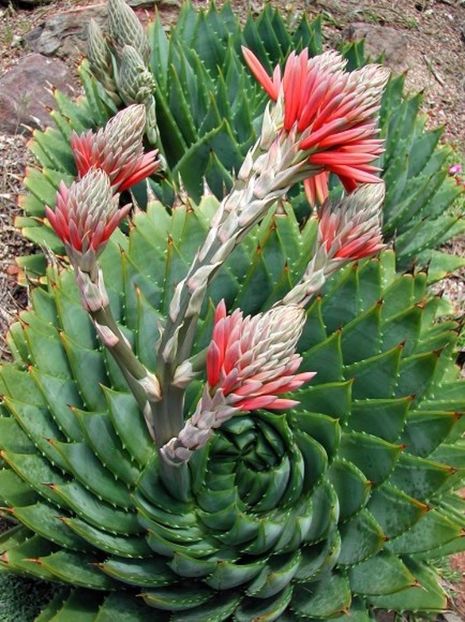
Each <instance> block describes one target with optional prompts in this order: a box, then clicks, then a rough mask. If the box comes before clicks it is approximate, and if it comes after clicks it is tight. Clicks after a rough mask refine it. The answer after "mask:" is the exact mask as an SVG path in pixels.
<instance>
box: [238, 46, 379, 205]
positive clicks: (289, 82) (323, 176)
mask: <svg viewBox="0 0 465 622" xmlns="http://www.w3.org/2000/svg"><path fill="white" fill-rule="evenodd" d="M242 49H243V54H244V57H245V60H246V62H247V64H248V65H249V67H250V69H251V71H252V73H253V75H254V76H255V78H256V79H257V80H258V82H259V83H260V84H261V85H262V87H263V88H264V89H265V91H266V92H267V93H268V95H269V96H270V98H271V99H272V100H273V101H277V100H278V99H280V98H281V99H282V102H283V109H284V119H283V130H282V131H284V132H286V133H290V132H291V131H293V130H296V131H297V133H298V136H299V137H300V138H299V147H300V149H302V150H304V151H307V152H308V162H309V164H311V165H313V166H315V168H316V169H317V177H318V179H315V180H314V181H307V182H306V184H305V189H306V194H307V197H308V199H309V201H310V202H311V203H319V204H321V203H322V202H324V200H325V199H326V197H327V193H328V181H329V173H334V174H335V175H337V176H338V177H339V178H340V180H341V182H342V183H343V185H344V187H345V189H346V190H348V191H352V190H353V189H354V188H356V186H357V185H358V184H362V183H376V182H378V181H379V177H378V175H377V173H378V171H379V169H378V168H377V167H376V166H374V165H373V164H372V163H373V162H374V161H375V160H376V159H377V158H378V157H379V155H380V154H381V153H382V151H383V141H382V140H381V139H378V138H376V136H377V133H378V130H377V125H376V115H377V113H378V110H379V107H380V101H381V95H382V91H383V88H384V86H385V84H386V82H387V79H388V76H389V71H388V70H387V69H385V68H383V67H381V66H379V65H367V66H366V67H364V68H362V69H359V70H357V71H352V72H347V71H345V64H346V61H345V60H344V59H343V58H342V57H341V56H340V55H339V54H338V53H336V52H326V53H324V54H321V55H320V56H315V57H313V58H310V59H309V58H308V52H307V50H304V51H303V52H301V53H300V54H298V55H297V54H296V53H295V52H291V54H290V55H289V57H288V59H287V62H286V65H285V68H284V73H283V78H282V79H281V73H280V71H279V68H276V69H275V72H274V74H273V77H272V78H271V77H270V76H269V75H268V74H267V72H266V70H265V69H264V67H263V66H262V65H261V64H260V61H259V60H258V59H257V57H256V56H255V55H254V54H253V53H252V52H251V51H250V50H248V49H247V48H242ZM318 169H320V171H321V172H320V173H318Z"/></svg>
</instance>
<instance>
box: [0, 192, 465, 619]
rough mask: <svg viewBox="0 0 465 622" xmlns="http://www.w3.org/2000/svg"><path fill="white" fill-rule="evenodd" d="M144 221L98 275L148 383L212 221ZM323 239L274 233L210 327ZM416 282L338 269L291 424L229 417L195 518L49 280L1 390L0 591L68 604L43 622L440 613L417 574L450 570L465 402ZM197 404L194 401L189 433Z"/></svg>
mask: <svg viewBox="0 0 465 622" xmlns="http://www.w3.org/2000/svg"><path fill="white" fill-rule="evenodd" d="M217 206H218V204H217V201H216V199H214V198H213V197H212V196H208V197H205V198H203V199H202V201H201V202H200V203H199V204H198V205H194V204H192V203H190V202H189V203H188V204H187V205H181V206H179V207H176V209H174V210H173V211H172V213H171V214H169V213H168V212H167V211H166V209H165V208H164V207H163V206H162V205H161V204H160V203H158V202H151V203H150V204H149V206H148V209H147V212H146V213H138V214H137V215H136V216H135V218H134V223H133V226H132V227H131V230H130V233H129V236H128V237H126V236H124V235H123V234H121V233H120V232H118V231H116V232H115V234H114V236H113V237H112V238H111V240H110V241H109V243H108V245H107V247H106V249H105V251H104V252H103V253H102V255H101V267H102V271H103V275H104V278H105V282H106V285H107V290H108V295H109V298H110V304H111V309H112V312H113V314H114V317H115V318H116V320H117V323H118V327H119V328H120V330H121V332H122V333H123V334H124V335H125V337H126V338H127V340H128V342H129V343H130V344H131V345H132V347H133V349H134V350H135V352H136V353H137V356H138V357H139V359H140V360H141V361H142V363H143V365H145V366H146V368H147V369H149V370H152V371H153V370H155V366H156V360H155V349H154V343H155V342H156V341H157V338H158V335H159V331H160V328H161V327H162V326H163V323H164V319H165V317H166V315H167V313H168V311H169V304H170V301H171V299H172V296H173V291H174V289H175V286H176V284H177V283H178V282H179V280H180V279H182V278H183V276H184V275H185V273H186V270H187V268H188V266H189V265H190V263H191V262H192V260H193V257H194V253H195V252H196V250H197V247H198V243H199V241H200V240H202V239H203V238H204V237H205V233H206V230H207V227H208V223H209V222H210V220H211V218H212V216H213V215H214V213H215V211H216V209H217ZM315 236H316V223H315V221H314V220H309V221H308V223H307V224H306V226H305V227H304V228H303V230H302V231H300V230H299V227H298V223H297V221H296V218H295V215H294V212H293V211H292V209H290V208H288V207H286V206H284V207H283V208H282V209H281V210H280V211H279V212H277V213H274V214H269V215H268V216H267V217H266V218H265V220H264V221H263V222H262V224H261V225H260V226H259V227H255V228H254V229H253V231H252V232H251V233H250V234H249V235H248V236H247V237H246V238H245V240H244V242H243V244H242V245H241V246H240V247H238V248H237V249H236V250H235V251H234V253H233V254H232V256H231V258H230V259H229V261H228V262H227V263H226V264H225V265H224V266H223V267H222V268H221V270H220V271H219V273H218V275H217V277H216V279H215V280H214V281H213V283H212V284H211V285H210V287H209V290H208V297H209V303H208V304H206V303H205V304H204V307H203V309H202V313H201V322H200V325H199V331H198V338H197V341H196V344H195V351H197V352H198V351H201V350H202V349H204V348H205V347H206V346H207V345H208V343H209V342H210V339H211V334H212V326H213V316H214V308H215V306H216V304H217V303H218V302H219V301H220V300H222V299H224V300H225V302H226V305H227V308H228V309H234V308H241V309H242V311H243V312H244V313H245V314H256V313H259V312H261V311H263V310H266V309H268V308H270V307H271V306H272V305H273V304H274V303H275V302H276V301H277V300H279V299H280V298H281V297H282V296H283V295H284V294H285V293H286V292H287V291H288V290H289V289H290V288H291V287H292V286H293V285H294V284H295V283H297V282H298V280H299V278H300V277H301V275H302V273H303V271H304V270H305V267H306V264H307V262H308V259H309V257H310V253H311V248H312V246H313V241H314V239H315ZM439 307H440V299H439V298H438V297H430V296H429V294H428V293H427V292H426V275H425V274H424V273H422V272H420V273H418V274H415V275H411V274H409V275H404V276H399V275H397V274H396V273H395V257H394V254H393V253H392V252H384V253H382V255H381V256H380V257H379V258H377V259H371V260H365V261H362V262H359V263H358V264H352V265H350V266H348V267H346V268H345V269H343V270H342V271H340V272H339V273H338V274H337V275H336V276H334V277H333V278H332V279H331V280H330V281H329V282H328V284H327V285H326V287H325V290H324V291H323V293H322V295H321V296H319V297H318V298H316V299H315V300H314V302H313V303H312V304H311V306H310V308H309V309H308V311H307V319H306V324H305V328H304V331H303V334H302V337H301V339H300V342H299V344H298V348H297V350H298V352H299V353H300V354H301V356H302V364H301V368H300V371H301V372H302V373H304V372H307V371H316V372H317V373H316V376H315V377H314V378H313V379H312V381H311V383H310V384H308V385H305V386H303V387H302V388H300V389H299V390H298V391H296V392H294V393H292V394H291V397H292V398H293V399H294V398H295V399H296V400H298V401H299V404H298V405H297V406H295V407H294V408H293V409H291V410H288V411H286V412H283V413H278V412H269V411H265V410H263V411H254V412H252V413H249V414H238V415H235V416H234V417H233V418H232V419H230V420H229V421H228V422H226V423H225V424H224V425H223V426H221V427H220V428H219V429H217V430H215V434H214V435H213V436H212V437H211V439H210V441H209V443H208V444H207V445H206V446H205V447H204V448H202V449H201V450H199V451H197V452H195V453H194V454H193V456H192V458H191V460H190V462H189V465H188V468H189V471H190V476H191V488H190V494H189V498H188V499H187V500H186V501H180V500H178V499H176V498H175V497H174V496H173V495H172V491H170V490H169V489H167V488H166V487H165V486H164V484H163V482H162V479H161V478H160V469H159V467H160V464H159V458H158V454H157V452H156V450H155V448H154V444H153V441H152V439H151V438H150V436H149V433H148V432H147V428H146V426H145V424H144V419H143V416H142V414H141V412H140V409H139V408H138V405H137V403H136V401H135V399H134V397H133V396H132V394H131V393H130V391H129V390H128V386H127V384H126V381H125V379H124V377H123V375H122V374H121V371H120V370H119V368H118V367H117V366H116V364H115V362H114V360H113V359H112V358H111V357H110V356H109V355H108V353H107V352H106V351H105V350H104V349H103V348H102V347H101V346H100V344H99V341H98V339H97V337H96V334H95V330H94V327H93V324H92V322H91V320H90V319H89V316H88V315H87V314H86V313H85V311H83V310H82V308H81V306H80V301H79V294H78V290H77V288H76V285H75V282H74V276H73V274H72V272H71V271H70V270H67V269H66V270H63V271H62V272H60V273H57V272H55V271H53V270H51V269H50V270H49V272H48V285H47V286H46V287H45V288H37V289H35V290H34V291H33V293H32V308H31V310H29V311H26V312H23V313H22V315H21V317H20V320H19V322H18V323H16V324H14V325H13V326H12V327H11V331H10V334H9V343H10V347H11V350H12V352H13V355H14V361H13V362H12V363H11V364H8V365H5V366H4V367H3V368H2V370H1V373H0V391H1V392H2V394H3V395H4V400H3V403H2V404H1V406H0V409H1V417H0V447H1V460H2V462H1V469H0V500H1V504H2V506H3V507H4V509H3V512H4V513H5V515H7V516H9V517H11V518H12V519H13V520H14V521H16V522H17V523H18V525H17V526H15V527H13V528H12V529H11V530H10V531H7V532H6V533H5V534H3V535H2V536H1V538H0V554H1V557H0V564H1V567H2V570H6V571H10V572H14V573H20V574H29V575H32V576H35V577H38V578H41V579H45V580H49V581H52V582H60V583H66V584H69V585H71V586H72V587H73V588H75V591H74V592H72V593H71V595H70V596H69V598H68V599H66V600H65V601H63V599H62V598H57V599H55V600H53V601H52V602H51V603H50V605H49V607H48V608H47V609H46V610H45V611H44V612H43V613H42V614H41V616H40V617H39V620H42V621H44V620H52V619H53V620H54V621H56V622H61V621H64V620H73V621H74V620H76V621H82V620H84V619H85V620H89V621H90V620H93V621H95V622H105V621H106V620H110V619H111V620H113V621H114V622H119V621H123V620H131V621H134V622H138V621H145V620H147V621H148V620H155V619H156V620H172V621H177V622H181V621H186V622H187V621H197V620H202V621H204V622H216V621H218V622H219V621H223V620H224V621H226V620H235V621H237V622H242V621H244V622H251V621H256V622H258V621H259V620H260V621H261V620H269V621H271V620H280V621H283V622H289V621H292V620H300V619H304V620H311V619H314V620H322V619H327V618H338V619H341V620H343V619H344V620H345V619H347V620H349V616H350V619H352V620H353V619H354V617H355V619H356V620H368V619H369V611H370V609H371V608H388V609H394V610H406V609H407V610H421V611H439V610H441V609H443V608H444V607H445V605H446V595H445V593H444V592H443V590H442V588H441V587H440V584H439V581H438V577H437V575H436V572H435V570H434V568H433V567H432V565H431V560H432V559H436V558H440V557H442V556H446V555H449V554H451V553H453V552H455V551H458V550H464V548H465V538H464V536H463V511H464V506H465V503H464V502H463V501H462V500H461V499H460V498H459V496H458V495H456V494H455V492H454V491H455V490H456V489H457V488H458V487H459V486H460V482H461V480H462V478H463V469H464V467H465V447H464V444H463V440H461V436H462V433H463V429H464V419H462V418H461V414H462V413H463V411H464V410H465V392H464V385H463V382H460V381H459V380H458V373H457V368H456V367H455V365H454V363H453V362H452V358H451V352H452V351H453V348H454V343H455V339H456V336H457V332H458V327H457V324H456V323H455V322H453V321H440V322H438V321H436V319H435V318H436V315H437V314H438V309H439ZM202 390H203V379H202V378H200V377H199V378H198V379H197V380H195V381H194V382H193V383H191V385H190V386H189V388H188V392H187V400H186V407H185V416H186V417H187V416H189V414H191V413H192V412H193V410H194V408H195V404H196V403H197V401H198V399H199V397H200V395H201V393H202Z"/></svg>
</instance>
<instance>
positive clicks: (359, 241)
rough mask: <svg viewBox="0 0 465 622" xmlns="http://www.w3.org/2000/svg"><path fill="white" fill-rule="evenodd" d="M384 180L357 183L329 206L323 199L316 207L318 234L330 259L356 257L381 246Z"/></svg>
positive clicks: (366, 255) (373, 251) (368, 254)
mask: <svg viewBox="0 0 465 622" xmlns="http://www.w3.org/2000/svg"><path fill="white" fill-rule="evenodd" d="M383 200H384V184H370V185H363V186H360V188H358V189H357V190H356V191H355V192H353V193H352V194H350V195H349V196H347V197H345V198H344V199H343V200H342V201H341V202H340V204H339V205H336V206H334V207H331V205H330V203H329V201H326V202H325V203H324V204H323V205H322V206H321V207H320V208H319V209H318V218H319V225H318V236H319V241H320V244H321V245H323V246H324V248H325V250H326V252H327V254H328V255H329V256H330V258H331V259H336V260H342V261H355V260H357V259H362V258H364V257H369V256H371V255H374V254H375V253H377V252H378V251H380V250H381V249H383V248H384V244H383V237H382V231H381V213H382V211H381V205H382V203H383Z"/></svg>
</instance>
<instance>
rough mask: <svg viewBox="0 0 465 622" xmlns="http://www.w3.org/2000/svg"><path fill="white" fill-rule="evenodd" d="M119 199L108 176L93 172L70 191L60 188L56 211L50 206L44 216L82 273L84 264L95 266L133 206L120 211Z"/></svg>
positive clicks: (127, 206)
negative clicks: (95, 261)
mask: <svg viewBox="0 0 465 622" xmlns="http://www.w3.org/2000/svg"><path fill="white" fill-rule="evenodd" d="M118 201H119V196H118V195H113V192H112V189H111V185H110V179H109V177H108V175H107V174H106V173H104V172H103V171H101V170H98V169H91V170H90V171H89V172H88V173H87V174H86V175H84V177H83V178H82V179H80V180H79V181H77V182H74V183H72V184H71V186H70V187H69V188H67V187H66V186H65V184H64V183H61V184H60V187H59V190H58V193H57V201H56V207H55V209H54V210H52V209H50V208H49V207H48V206H47V207H46V208H45V214H46V216H47V218H48V220H49V221H50V224H51V225H52V227H53V229H54V230H55V233H56V234H57V235H58V237H59V238H60V239H61V240H62V241H63V242H64V244H65V246H66V250H67V253H68V255H69V256H70V259H72V260H74V261H75V262H76V263H77V264H78V265H80V266H81V267H82V268H83V269H85V267H86V266H84V265H83V262H85V261H86V260H89V261H90V262H92V261H93V260H94V259H95V257H96V256H97V255H98V254H99V253H100V252H101V251H102V250H103V248H104V246H105V244H106V243H107V241H108V239H109V238H110V236H111V234H112V233H113V231H114V230H115V229H116V227H117V226H118V225H119V223H120V222H121V220H122V219H123V218H124V217H125V216H126V215H127V214H128V212H129V210H130V207H131V206H130V205H126V206H125V207H122V208H118Z"/></svg>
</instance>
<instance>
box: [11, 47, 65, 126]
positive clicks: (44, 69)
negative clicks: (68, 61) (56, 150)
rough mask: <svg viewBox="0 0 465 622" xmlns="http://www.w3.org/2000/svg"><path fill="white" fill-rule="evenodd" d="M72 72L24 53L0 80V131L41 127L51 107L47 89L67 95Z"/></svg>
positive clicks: (41, 58) (47, 121) (57, 64)
mask: <svg viewBox="0 0 465 622" xmlns="http://www.w3.org/2000/svg"><path fill="white" fill-rule="evenodd" d="M72 79H73V77H72V73H71V72H70V70H69V69H68V68H67V66H66V65H65V63H63V62H62V61H61V60H57V59H50V58H46V57H45V56H42V55H41V54H28V55H27V56H24V57H23V58H22V59H21V60H20V61H19V63H18V64H16V65H14V66H13V67H12V68H11V69H9V70H8V71H7V72H6V73H4V74H3V76H2V77H0V131H2V132H5V133H7V134H16V133H26V132H27V131H28V130H27V128H24V127H23V126H22V124H25V125H27V126H32V127H43V126H45V125H47V124H48V123H49V122H50V116H49V114H48V110H47V107H48V108H51V107H52V106H53V105H54V99H53V97H52V95H51V93H50V92H49V89H50V88H51V87H55V88H59V89H60V90H62V91H64V92H65V93H71V92H72V89H71V86H70V84H71V82H72Z"/></svg>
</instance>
